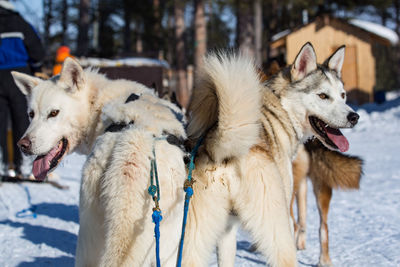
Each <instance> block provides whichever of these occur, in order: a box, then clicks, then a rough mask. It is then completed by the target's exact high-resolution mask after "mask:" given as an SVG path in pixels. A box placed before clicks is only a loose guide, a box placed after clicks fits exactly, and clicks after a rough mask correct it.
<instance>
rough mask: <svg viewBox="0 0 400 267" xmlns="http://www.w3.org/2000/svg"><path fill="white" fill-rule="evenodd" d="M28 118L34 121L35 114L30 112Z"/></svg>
mask: <svg viewBox="0 0 400 267" xmlns="http://www.w3.org/2000/svg"><path fill="white" fill-rule="evenodd" d="M28 116H29V118H31V119H33V117H35V112H33V111H30V112H29V113H28Z"/></svg>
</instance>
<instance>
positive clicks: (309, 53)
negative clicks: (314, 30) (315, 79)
mask: <svg viewBox="0 0 400 267" xmlns="http://www.w3.org/2000/svg"><path fill="white" fill-rule="evenodd" d="M315 69H317V57H316V55H315V51H314V48H313V46H312V45H311V43H309V42H308V43H306V44H305V45H303V47H302V48H301V50H300V52H299V53H298V54H297V56H296V59H295V60H294V63H293V65H292V68H291V70H290V74H291V77H292V81H293V82H294V81H299V80H301V79H303V78H304V77H306V76H307V74H309V73H310V72H312V71H313V70H315Z"/></svg>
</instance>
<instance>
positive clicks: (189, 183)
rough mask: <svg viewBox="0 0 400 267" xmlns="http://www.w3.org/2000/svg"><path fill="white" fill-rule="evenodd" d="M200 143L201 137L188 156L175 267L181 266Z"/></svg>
mask: <svg viewBox="0 0 400 267" xmlns="http://www.w3.org/2000/svg"><path fill="white" fill-rule="evenodd" d="M202 142H203V137H200V138H199V140H198V141H197V143H196V145H195V147H194V148H193V150H192V153H191V155H190V163H189V170H188V178H187V179H186V181H185V184H184V190H185V192H186V195H185V206H184V207H183V222H182V233H181V241H180V243H179V251H178V260H177V263H176V266H177V267H181V264H182V252H183V242H184V239H185V229H186V221H187V215H188V211H189V202H190V198H191V197H192V196H193V188H192V185H193V182H194V181H193V180H192V171H193V170H194V168H195V165H194V159H195V157H196V154H197V151H198V150H199V147H200V145H201V143H202Z"/></svg>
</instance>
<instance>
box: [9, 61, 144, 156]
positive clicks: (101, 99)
mask: <svg viewBox="0 0 400 267" xmlns="http://www.w3.org/2000/svg"><path fill="white" fill-rule="evenodd" d="M12 74H13V76H14V80H15V81H16V84H17V85H18V87H19V88H20V90H21V91H22V92H23V93H24V94H25V95H26V96H27V101H28V113H29V112H31V111H33V113H34V117H33V119H31V122H30V124H29V127H28V129H27V130H26V132H25V134H24V137H28V138H29V140H30V141H31V142H32V148H31V151H30V152H31V153H32V154H34V155H43V154H46V153H48V152H49V151H50V150H51V149H52V148H53V147H55V146H56V145H57V144H58V142H59V141H60V140H61V139H62V138H67V139H68V149H69V151H68V152H69V153H72V152H74V151H75V152H78V153H82V154H88V153H89V152H90V151H91V148H92V145H93V143H94V140H95V139H96V137H97V136H98V135H99V133H100V132H101V131H102V130H103V124H102V122H101V121H100V112H101V110H102V108H103V106H104V105H105V103H107V102H109V101H110V100H112V99H115V98H120V99H123V101H125V99H126V98H127V97H128V96H129V95H130V94H131V93H135V94H142V93H148V94H151V93H152V91H151V90H150V89H148V88H147V87H145V86H144V85H141V84H139V83H136V82H132V81H128V80H109V79H107V78H106V77H105V76H104V75H102V74H98V73H97V71H95V70H91V69H87V70H83V69H82V68H81V67H80V65H79V63H78V62H77V61H76V60H73V59H70V58H69V59H67V60H66V61H65V63H64V66H63V70H62V72H61V76H55V77H53V78H51V79H50V80H46V81H45V80H41V79H39V78H35V77H32V76H29V75H26V74H23V73H18V72H13V73H12ZM73 77H75V78H76V83H75V82H73V80H72V78H73ZM52 110H59V114H58V115H57V117H53V118H49V117H48V115H49V113H50V112H51V111H52Z"/></svg>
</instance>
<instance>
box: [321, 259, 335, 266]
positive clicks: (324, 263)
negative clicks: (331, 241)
mask: <svg viewBox="0 0 400 267" xmlns="http://www.w3.org/2000/svg"><path fill="white" fill-rule="evenodd" d="M318 267H333V264H332V261H331V260H330V259H328V260H325V261H322V260H320V261H319V263H318Z"/></svg>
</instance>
